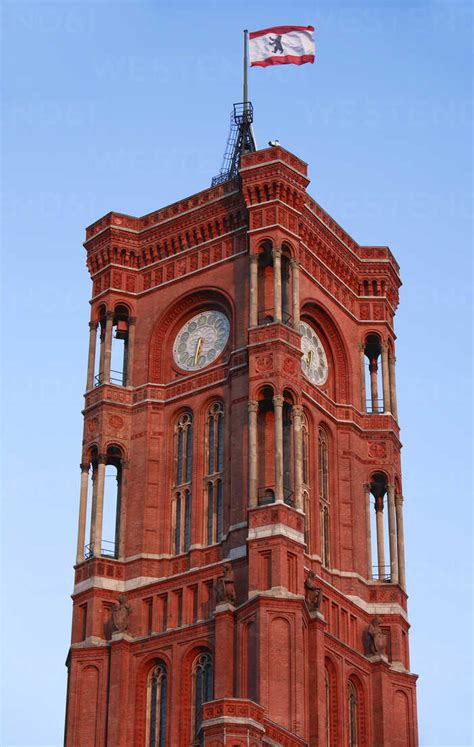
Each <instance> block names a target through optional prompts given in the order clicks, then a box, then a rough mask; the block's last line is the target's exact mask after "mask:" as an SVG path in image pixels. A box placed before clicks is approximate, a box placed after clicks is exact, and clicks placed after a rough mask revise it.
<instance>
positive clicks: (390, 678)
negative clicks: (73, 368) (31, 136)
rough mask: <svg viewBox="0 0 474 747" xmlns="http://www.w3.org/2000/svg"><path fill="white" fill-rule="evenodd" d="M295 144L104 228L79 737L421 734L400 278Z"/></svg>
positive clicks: (344, 740) (100, 234) (94, 243)
mask: <svg viewBox="0 0 474 747" xmlns="http://www.w3.org/2000/svg"><path fill="white" fill-rule="evenodd" d="M308 184H309V180H308V175H307V166H306V164H305V163H304V162H303V161H301V160H300V159H299V158H297V157H296V156H295V155H293V154H291V153H289V152H288V151H286V150H285V149H284V148H282V147H280V146H279V145H278V146H275V147H270V148H268V149H265V150H260V151H255V152H248V153H246V154H244V155H242V158H241V161H240V169H239V173H238V175H237V176H236V177H235V178H230V179H228V180H227V181H222V183H218V184H216V185H215V186H213V187H211V188H209V189H206V190H204V191H203V192H200V193H198V194H195V195H192V196H191V197H187V198H185V199H183V200H180V201H179V202H177V203H175V204H173V205H170V206H168V207H165V208H162V209H159V210H157V211H155V212H153V213H151V214H149V215H146V216H144V217H140V218H137V217H132V216H129V215H123V214H118V213H109V214H108V215H106V216H104V217H103V218H101V219H100V220H98V221H97V222H95V223H94V224H92V225H91V226H89V228H88V229H87V233H86V242H85V248H86V253H87V267H88V269H89V272H90V275H91V278H92V300H91V320H90V324H89V327H90V337H89V355H88V371H87V382H86V393H85V407H84V439H83V445H82V457H81V489H80V502H79V531H78V540H77V557H76V566H75V581H74V592H73V623H72V642H71V648H70V652H69V655H68V659H67V666H68V695H67V708H66V727H65V744H66V745H67V747H102V745H104V746H105V745H106V746H107V747H129V746H130V747H132V746H133V747H190V745H207V746H208V747H211V745H212V747H224V745H225V746H228V747H231V746H232V747H244V745H245V746H246V747H249V746H250V747H257V745H285V747H303V746H304V745H306V746H311V747H313V746H318V747H323V746H324V747H340V746H341V745H347V746H348V747H364V746H365V747H369V746H371V747H382V745H386V746H387V747H388V746H390V747H416V745H417V722H416V699H415V682H416V676H415V675H413V674H412V673H411V672H410V664H409V654H408V629H409V624H408V619H407V593H406V577H405V554H404V538H403V493H402V477H401V467H400V449H401V443H400V437H399V425H398V416H397V399H396V383H395V339H396V338H395V332H394V314H395V311H396V307H397V303H398V290H399V286H400V279H399V268H398V265H397V262H396V261H395V259H394V257H393V255H392V253H391V252H390V250H389V249H388V248H387V247H384V246H363V245H359V244H358V243H357V242H356V241H354V239H352V238H351V237H350V236H349V235H348V234H347V233H346V232H345V231H344V230H343V229H342V228H341V227H340V226H339V225H338V224H337V223H336V222H335V220H334V219H333V218H331V217H330V216H329V215H328V214H327V213H326V212H325V211H324V210H323V209H322V208H321V207H320V206H319V204H318V203H317V202H315V200H314V199H312V198H311V197H310V196H309V194H308V192H307V187H308Z"/></svg>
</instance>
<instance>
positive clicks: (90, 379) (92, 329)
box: [86, 322, 98, 392]
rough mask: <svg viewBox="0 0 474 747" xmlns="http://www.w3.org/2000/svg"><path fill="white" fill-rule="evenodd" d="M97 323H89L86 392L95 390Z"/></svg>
mask: <svg viewBox="0 0 474 747" xmlns="http://www.w3.org/2000/svg"><path fill="white" fill-rule="evenodd" d="M97 326H98V325H97V322H89V356H88V359H87V381H86V391H87V392H89V391H90V390H91V389H93V388H94V367H95V350H96V346H97Z"/></svg>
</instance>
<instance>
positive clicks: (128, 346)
mask: <svg viewBox="0 0 474 747" xmlns="http://www.w3.org/2000/svg"><path fill="white" fill-rule="evenodd" d="M136 321H137V317H136V316H131V317H130V318H129V320H128V339H127V341H126V343H125V354H124V360H123V385H124V386H133V379H132V371H133V351H134V349H135V329H136Z"/></svg>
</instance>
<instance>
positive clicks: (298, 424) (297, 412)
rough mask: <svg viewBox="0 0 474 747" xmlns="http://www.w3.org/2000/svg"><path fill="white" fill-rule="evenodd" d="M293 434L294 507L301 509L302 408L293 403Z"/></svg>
mask: <svg viewBox="0 0 474 747" xmlns="http://www.w3.org/2000/svg"><path fill="white" fill-rule="evenodd" d="M292 415H293V436H294V450H295V508H298V509H300V510H302V509H303V428H302V421H303V408H302V407H301V406H300V405H293V410H292Z"/></svg>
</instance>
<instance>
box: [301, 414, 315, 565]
mask: <svg viewBox="0 0 474 747" xmlns="http://www.w3.org/2000/svg"><path fill="white" fill-rule="evenodd" d="M301 441H302V452H303V453H302V457H303V486H304V487H303V509H304V541H305V544H306V552H312V547H311V515H310V511H311V500H310V491H309V428H308V420H307V418H306V415H305V414H304V413H303V417H302V420H301Z"/></svg>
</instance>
